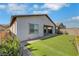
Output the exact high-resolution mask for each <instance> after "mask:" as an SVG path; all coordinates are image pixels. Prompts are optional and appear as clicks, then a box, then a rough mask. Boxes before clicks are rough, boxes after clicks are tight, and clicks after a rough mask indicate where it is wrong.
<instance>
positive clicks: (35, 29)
mask: <svg viewBox="0 0 79 59" xmlns="http://www.w3.org/2000/svg"><path fill="white" fill-rule="evenodd" d="M31 26H33V27H31ZM35 27H36V28H35ZM38 33H39V24H32V23H29V34H38Z"/></svg>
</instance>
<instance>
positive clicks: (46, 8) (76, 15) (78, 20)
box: [0, 3, 79, 28]
mask: <svg viewBox="0 0 79 59" xmlns="http://www.w3.org/2000/svg"><path fill="white" fill-rule="evenodd" d="M28 14H48V16H49V17H50V18H51V19H52V21H53V22H55V23H63V24H64V25H65V26H66V27H67V28H79V4H78V3H70V4H69V3H24V4H23V3H18V4H14V3H9V4H7V3H1V4H0V24H10V21H11V16H12V15H28Z"/></svg>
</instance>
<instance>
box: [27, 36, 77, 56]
mask: <svg viewBox="0 0 79 59" xmlns="http://www.w3.org/2000/svg"><path fill="white" fill-rule="evenodd" d="M73 39H74V37H73V36H69V35H59V36H55V37H50V38H47V39H45V40H40V41H36V42H32V43H30V45H28V46H27V47H28V48H30V50H31V52H32V55H33V56H75V55H77V50H76V48H75V46H74V44H73Z"/></svg>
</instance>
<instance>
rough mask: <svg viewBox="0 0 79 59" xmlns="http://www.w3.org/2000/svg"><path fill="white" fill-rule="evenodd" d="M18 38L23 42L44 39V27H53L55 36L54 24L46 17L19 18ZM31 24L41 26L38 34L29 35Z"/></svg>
mask: <svg viewBox="0 0 79 59" xmlns="http://www.w3.org/2000/svg"><path fill="white" fill-rule="evenodd" d="M16 19H17V20H16V22H17V36H18V37H19V38H20V40H21V41H23V40H28V39H33V38H37V37H42V36H43V35H44V33H43V25H50V26H53V34H55V27H54V24H53V23H52V22H51V21H50V20H49V19H48V18H47V17H46V16H29V17H17V18H16ZM29 24H38V25H39V33H38V34H30V33H29Z"/></svg>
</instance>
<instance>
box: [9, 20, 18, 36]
mask: <svg viewBox="0 0 79 59" xmlns="http://www.w3.org/2000/svg"><path fill="white" fill-rule="evenodd" d="M10 31H11V32H13V33H14V34H15V35H17V22H16V21H15V22H14V24H13V25H12V26H11V27H10Z"/></svg>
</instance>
